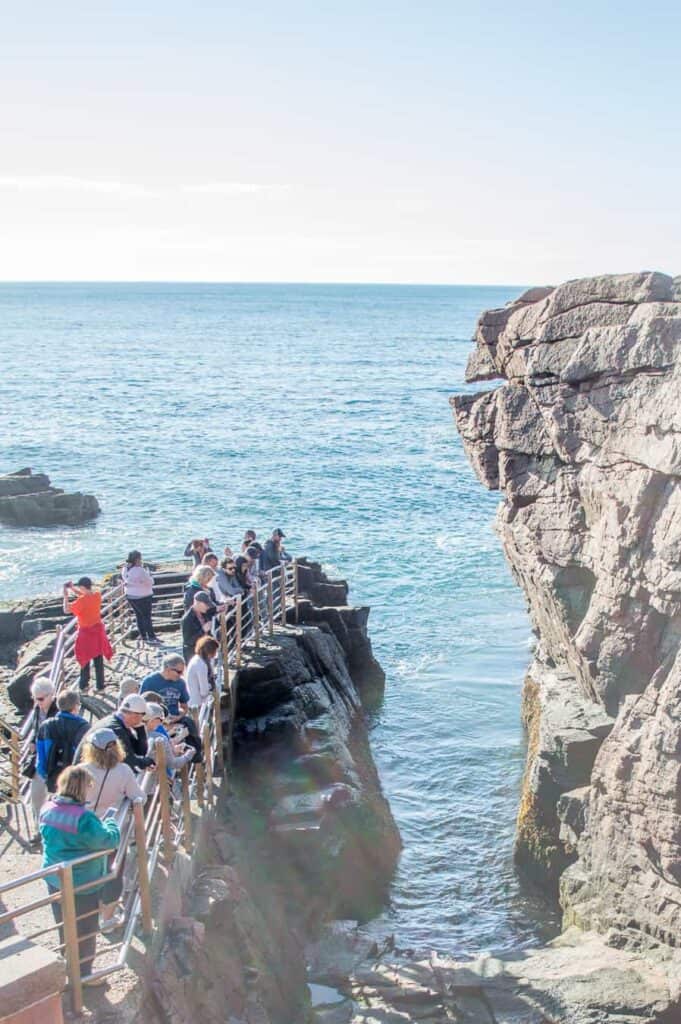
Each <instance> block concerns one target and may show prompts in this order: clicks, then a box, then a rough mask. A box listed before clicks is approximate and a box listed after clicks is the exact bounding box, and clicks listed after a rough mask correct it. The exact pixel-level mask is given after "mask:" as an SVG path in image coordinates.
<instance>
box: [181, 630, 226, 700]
mask: <svg viewBox="0 0 681 1024" xmlns="http://www.w3.org/2000/svg"><path fill="white" fill-rule="evenodd" d="M219 650H220V644H219V643H218V642H217V640H215V639H214V638H213V637H212V636H202V637H200V638H199V639H198V640H197V641H196V648H195V653H194V654H193V655H192V657H191V658H190V659H189V664H188V665H187V672H186V676H187V690H188V691H189V707H190V708H200V707H201V706H202V705H203V704H205V702H206V701H207V700H208V698H209V697H210V695H211V693H214V692H215V689H216V683H215V670H214V669H213V659H214V658H215V655H216V654H217V653H218V651H219Z"/></svg>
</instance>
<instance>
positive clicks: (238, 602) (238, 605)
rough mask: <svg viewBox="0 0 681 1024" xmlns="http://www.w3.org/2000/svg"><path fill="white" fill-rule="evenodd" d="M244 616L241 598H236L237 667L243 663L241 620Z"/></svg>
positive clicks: (235, 640)
mask: <svg viewBox="0 0 681 1024" xmlns="http://www.w3.org/2000/svg"><path fill="white" fill-rule="evenodd" d="M242 618H243V608H242V605H241V598H240V597H237V599H236V617H235V621H234V643H235V645H236V665H237V668H238V667H239V666H240V665H241V620H242Z"/></svg>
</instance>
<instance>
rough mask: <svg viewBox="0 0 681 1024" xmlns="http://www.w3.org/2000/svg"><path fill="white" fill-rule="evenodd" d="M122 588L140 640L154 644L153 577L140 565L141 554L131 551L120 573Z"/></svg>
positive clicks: (155, 641)
mask: <svg viewBox="0 0 681 1024" xmlns="http://www.w3.org/2000/svg"><path fill="white" fill-rule="evenodd" d="M121 578H122V580H123V587H124V589H125V596H126V597H127V599H128V603H129V604H130V607H131V608H132V610H133V612H134V613H135V619H136V620H137V629H138V630H139V635H140V638H141V639H142V640H146V641H147V643H151V644H156V643H158V642H159V641H158V638H157V637H156V634H155V633H154V626H153V623H152V621H151V605H152V602H153V600H154V577H153V576H152V574H151V572H150V571H149V569H147V568H146V566H144V565H143V564H142V553H141V552H140V551H131V552H130V554H129V555H128V557H127V559H126V562H125V565H124V566H123V569H122V571H121Z"/></svg>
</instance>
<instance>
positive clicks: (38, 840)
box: [28, 832, 43, 850]
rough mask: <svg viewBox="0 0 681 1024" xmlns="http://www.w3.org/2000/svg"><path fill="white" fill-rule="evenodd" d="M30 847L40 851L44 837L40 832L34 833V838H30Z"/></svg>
mask: <svg viewBox="0 0 681 1024" xmlns="http://www.w3.org/2000/svg"><path fill="white" fill-rule="evenodd" d="M28 845H29V846H30V847H31V849H32V850H39V849H40V847H41V846H42V845H43V837H42V836H41V835H40V832H34V833H33V835H32V836H29V837H28Z"/></svg>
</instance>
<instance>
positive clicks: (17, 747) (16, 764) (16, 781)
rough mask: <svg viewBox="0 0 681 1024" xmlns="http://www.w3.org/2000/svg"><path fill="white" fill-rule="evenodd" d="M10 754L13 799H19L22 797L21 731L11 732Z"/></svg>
mask: <svg viewBox="0 0 681 1024" xmlns="http://www.w3.org/2000/svg"><path fill="white" fill-rule="evenodd" d="M9 756H10V767H11V780H12V781H11V787H12V788H11V792H12V799H13V800H19V799H20V797H21V740H20V738H19V733H18V732H15V730H14V729H12V732H11V733H10V741H9Z"/></svg>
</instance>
